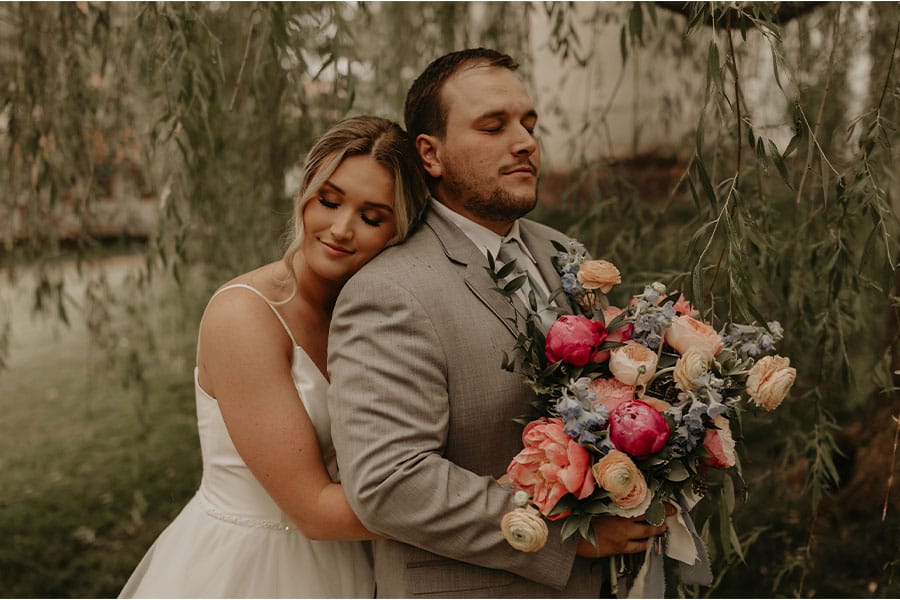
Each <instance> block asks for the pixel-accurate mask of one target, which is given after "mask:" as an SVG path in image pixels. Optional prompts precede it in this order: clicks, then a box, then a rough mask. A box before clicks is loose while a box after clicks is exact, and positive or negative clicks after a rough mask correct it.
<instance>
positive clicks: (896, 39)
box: [875, 21, 900, 113]
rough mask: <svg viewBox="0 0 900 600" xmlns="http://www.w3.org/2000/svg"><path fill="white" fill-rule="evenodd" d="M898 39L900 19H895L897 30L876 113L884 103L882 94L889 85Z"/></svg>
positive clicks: (899, 36) (899, 37)
mask: <svg viewBox="0 0 900 600" xmlns="http://www.w3.org/2000/svg"><path fill="white" fill-rule="evenodd" d="M898 40H900V21H897V32H896V33H895V34H894V47H893V48H892V49H891V61H890V62H889V63H888V70H887V76H886V77H885V78H884V87H883V88H881V98H879V99H878V106H877V107H876V108H875V112H876V113H880V112H881V106H882V104H884V95H885V94H886V93H887V91H888V88H889V87H890V86H891V71H892V70H893V68H894V56H896V54H897V41H898Z"/></svg>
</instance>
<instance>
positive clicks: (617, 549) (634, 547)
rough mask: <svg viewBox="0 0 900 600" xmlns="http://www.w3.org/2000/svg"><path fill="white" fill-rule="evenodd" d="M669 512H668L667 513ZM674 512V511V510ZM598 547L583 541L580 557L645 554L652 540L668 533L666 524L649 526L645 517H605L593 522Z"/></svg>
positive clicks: (579, 548) (579, 552)
mask: <svg viewBox="0 0 900 600" xmlns="http://www.w3.org/2000/svg"><path fill="white" fill-rule="evenodd" d="M668 512H669V511H668V510H666V513H668ZM673 512H674V510H673ZM591 526H592V527H593V528H594V534H595V535H596V536H597V546H596V547H595V546H594V545H593V544H591V543H590V542H589V541H587V540H585V539H582V540H581V541H580V542H579V543H578V550H577V552H576V553H577V554H578V556H586V557H588V558H603V557H604V556H613V555H614V554H635V553H638V552H644V551H645V550H646V549H647V547H648V546H649V544H650V538H652V537H653V536H656V535H661V534H662V533H664V532H665V531H666V524H665V523H663V524H662V525H660V526H658V527H657V526H655V525H651V524H649V523H648V522H647V521H646V520H645V519H644V517H634V518H631V519H626V518H624V517H614V516H611V515H604V516H600V517H594V518H593V519H592V520H591Z"/></svg>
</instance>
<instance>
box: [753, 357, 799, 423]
mask: <svg viewBox="0 0 900 600" xmlns="http://www.w3.org/2000/svg"><path fill="white" fill-rule="evenodd" d="M796 377H797V370H796V369H794V368H793V367H791V359H789V358H785V357H784V356H764V357H763V358H761V359H759V361H758V362H757V363H756V364H755V365H753V368H751V369H750V374H749V375H748V376H747V392H748V393H749V394H750V400H751V401H752V402H753V403H754V404H756V405H757V406H761V407H762V408H764V409H766V410H775V409H776V408H778V406H779V405H780V404H781V402H782V401H783V400H784V398H785V397H786V396H787V394H788V392H789V391H790V389H791V386H792V385H794V379H795V378H796Z"/></svg>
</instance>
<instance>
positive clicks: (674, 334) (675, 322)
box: [666, 315, 722, 356]
mask: <svg viewBox="0 0 900 600" xmlns="http://www.w3.org/2000/svg"><path fill="white" fill-rule="evenodd" d="M666 343H667V344H669V345H670V346H672V348H674V349H675V351H676V352H678V354H682V355H683V354H684V353H685V352H687V351H688V350H690V349H691V348H696V349H700V350H706V351H707V352H708V353H709V355H710V356H715V355H716V354H718V353H719V351H720V350H721V349H722V340H721V338H719V334H717V333H716V330H715V329H713V327H712V325H710V324H709V323H706V322H704V321H698V320H697V319H695V318H693V317H689V316H687V315H681V316H676V317H675V318H673V319H672V326H671V327H669V328H668V329H667V330H666Z"/></svg>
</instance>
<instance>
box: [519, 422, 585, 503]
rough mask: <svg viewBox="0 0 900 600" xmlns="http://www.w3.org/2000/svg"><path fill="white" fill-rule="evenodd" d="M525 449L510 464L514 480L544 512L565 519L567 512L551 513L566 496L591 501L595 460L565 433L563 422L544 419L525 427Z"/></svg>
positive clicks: (523, 439) (523, 436)
mask: <svg viewBox="0 0 900 600" xmlns="http://www.w3.org/2000/svg"><path fill="white" fill-rule="evenodd" d="M522 441H523V442H524V444H525V448H523V449H522V451H521V452H519V453H518V454H517V455H516V456H515V457H514V458H513V459H512V462H510V463H509V467H507V468H506V472H507V473H508V474H509V478H510V481H512V483H513V484H514V485H515V486H516V487H518V488H521V489H523V490H525V491H526V492H528V493H529V494H530V495H531V498H532V501H533V502H534V503H535V504H536V505H537V507H538V509H539V510H540V511H541V513H542V514H543V515H545V516H547V517H548V518H550V519H553V520H555V519H561V518H563V517H566V516H567V513H564V514H559V515H553V516H550V511H552V510H553V507H554V506H556V503H557V502H559V500H560V499H561V498H562V497H563V496H565V495H566V494H574V495H575V497H576V498H578V499H579V500H580V499H583V498H587V497H588V496H590V495H591V493H592V492H593V491H594V477H593V475H592V474H591V457H590V455H589V454H588V451H587V450H585V449H584V448H583V447H581V446H580V445H578V442H576V441H575V440H573V439H572V438H570V437H569V436H567V435H566V434H565V433H564V432H563V422H562V419H556V418H554V419H548V418H547V417H541V418H540V419H538V420H537V421H532V422H531V423H529V424H528V425H526V426H525V431H523V432H522Z"/></svg>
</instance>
